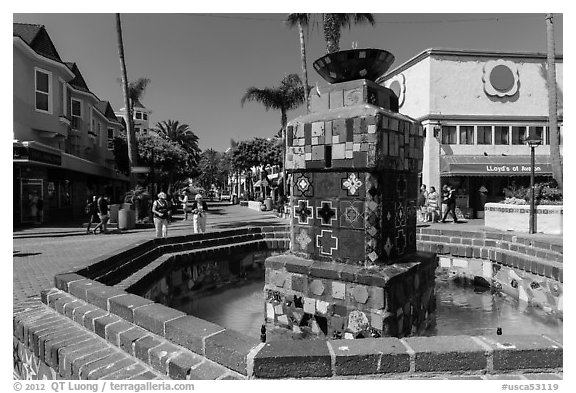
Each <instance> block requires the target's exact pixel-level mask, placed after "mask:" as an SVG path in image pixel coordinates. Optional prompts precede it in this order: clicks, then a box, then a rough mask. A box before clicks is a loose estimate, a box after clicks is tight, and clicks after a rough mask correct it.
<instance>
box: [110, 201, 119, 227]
mask: <svg viewBox="0 0 576 393" xmlns="http://www.w3.org/2000/svg"><path fill="white" fill-rule="evenodd" d="M120 207H121V205H118V204H115V205H110V212H109V214H110V223H112V224H116V223H117V222H118V211H119V210H120Z"/></svg>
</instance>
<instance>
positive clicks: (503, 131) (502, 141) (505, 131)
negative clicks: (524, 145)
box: [494, 126, 510, 145]
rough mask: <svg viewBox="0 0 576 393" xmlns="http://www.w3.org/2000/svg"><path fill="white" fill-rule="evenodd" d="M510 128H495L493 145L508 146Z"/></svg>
mask: <svg viewBox="0 0 576 393" xmlns="http://www.w3.org/2000/svg"><path fill="white" fill-rule="evenodd" d="M509 132H510V127H508V126H495V127H494V144H495V145H508V144H509V143H510V141H509Z"/></svg>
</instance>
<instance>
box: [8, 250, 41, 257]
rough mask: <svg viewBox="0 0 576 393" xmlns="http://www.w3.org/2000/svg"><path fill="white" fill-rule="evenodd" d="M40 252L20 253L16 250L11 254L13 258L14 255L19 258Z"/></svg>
mask: <svg viewBox="0 0 576 393" xmlns="http://www.w3.org/2000/svg"><path fill="white" fill-rule="evenodd" d="M40 254H42V253H41V252H22V253H21V252H19V251H18V252H15V253H14V255H12V256H13V257H14V258H16V257H19V258H21V257H30V256H33V255H40Z"/></svg>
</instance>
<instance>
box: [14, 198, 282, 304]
mask: <svg viewBox="0 0 576 393" xmlns="http://www.w3.org/2000/svg"><path fill="white" fill-rule="evenodd" d="M209 208H210V214H209V216H208V223H207V231H217V230H219V229H231V228H239V227H244V226H260V225H273V224H285V223H286V222H287V221H286V220H282V219H279V218H277V217H276V216H274V215H273V214H271V213H269V212H268V213H266V212H258V211H255V210H251V209H248V208H245V207H241V206H239V205H227V204H217V203H215V204H209ZM182 218H183V216H182V215H176V216H175V219H176V221H175V222H174V223H172V224H171V225H170V227H169V229H168V236H178V235H185V234H189V233H192V221H191V220H188V221H184V220H182ZM153 237H154V229H152V228H147V229H134V230H129V231H121V232H120V231H117V232H116V233H111V234H107V235H100V234H99V235H86V234H85V229H84V228H82V227H81V224H79V223H70V224H61V225H59V226H50V227H47V226H46V227H31V228H26V229H19V230H16V231H15V232H14V233H13V284H14V288H13V302H14V303H15V304H16V303H19V302H22V301H23V300H25V299H27V298H30V297H39V296H40V291H41V290H43V289H47V288H50V287H52V286H53V284H54V275H55V274H57V273H61V272H64V271H68V270H73V269H76V268H81V267H85V266H86V265H87V264H89V262H90V261H91V260H92V259H93V258H95V257H97V256H99V255H101V254H104V253H109V252H111V251H114V250H117V249H120V248H122V247H124V246H125V245H126V244H129V243H133V242H136V241H138V240H142V239H150V238H153Z"/></svg>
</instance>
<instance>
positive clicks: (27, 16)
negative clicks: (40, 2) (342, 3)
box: [13, 2, 563, 151]
mask: <svg viewBox="0 0 576 393" xmlns="http://www.w3.org/2000/svg"><path fill="white" fill-rule="evenodd" d="M528 3H529V2H528ZM40 8H41V7H40ZM40 8H34V10H35V11H36V10H39V9H40ZM249 8H250V7H248V9H249ZM414 8H417V7H414ZM229 9H230V10H231V11H234V12H241V10H240V11H235V10H236V9H237V6H236V7H230V8H229ZM486 9H487V10H490V9H496V8H491V7H486ZM525 9H526V10H529V7H527V8H525ZM66 10H67V11H74V8H68V9H66ZM131 10H132V11H134V10H135V9H134V8H132V9H131ZM227 10H228V8H227V7H220V8H219V9H216V10H215V11H219V12H218V13H214V12H215V11H210V12H196V13H184V11H188V10H182V12H180V11H179V10H178V9H175V10H174V12H173V13H158V11H154V10H152V11H151V12H148V11H147V12H145V13H140V14H135V13H126V12H125V13H122V16H121V18H122V30H123V39H124V50H125V56H126V66H127V72H128V79H129V80H136V79H138V78H141V77H143V78H149V79H150V80H151V82H150V84H149V85H148V88H147V90H146V92H145V94H144V96H143V98H142V100H141V101H142V103H143V104H144V106H146V107H147V108H148V109H150V110H151V111H152V115H151V117H150V120H151V125H154V124H156V123H157V122H160V121H164V120H177V121H179V122H180V123H185V124H188V125H189V126H190V129H191V130H193V131H194V132H195V133H196V134H197V135H198V137H199V144H200V147H201V148H202V149H207V148H213V149H215V150H218V151H224V150H225V149H226V148H228V147H229V145H230V139H234V140H246V139H250V138H252V137H256V136H257V137H269V136H273V135H275V134H276V132H277V131H278V130H279V129H280V112H278V111H274V110H270V111H268V112H267V111H266V110H265V108H264V107H263V106H262V105H261V104H259V103H253V102H247V103H245V105H244V106H242V105H241V103H240V100H241V98H242V96H243V95H244V93H245V92H246V90H247V89H248V88H249V87H252V86H254V87H257V88H264V87H274V86H277V85H278V84H279V82H280V81H281V80H282V78H283V77H284V76H285V75H287V74H290V73H298V74H301V60H300V44H299V37H298V31H297V29H289V28H288V27H286V25H285V24H284V23H283V21H284V19H285V17H286V15H287V12H289V11H292V10H290V9H286V10H281V11H278V12H276V13H251V14H248V13H230V12H228V13H225V12H226V11H227ZM49 11H53V10H52V9H49ZM115 11H117V10H115V9H113V8H110V11H109V12H110V13H98V14H95V13H92V12H87V11H83V13H62V12H60V13H29V11H25V12H16V11H15V13H14V14H13V21H14V22H21V23H34V24H41V25H44V26H45V27H46V30H47V31H48V34H49V35H50V37H51V38H52V40H53V42H54V45H55V46H56V49H57V50H58V52H59V54H60V57H61V58H62V59H63V60H64V61H72V62H76V63H77V65H78V67H79V69H80V71H81V72H82V74H83V76H84V78H85V80H86V83H87V85H88V87H89V88H90V90H91V91H92V92H93V93H94V94H96V96H97V97H98V98H100V99H101V100H108V101H110V102H111V105H112V107H113V108H114V109H115V110H117V109H119V108H120V107H122V106H123V101H122V91H121V86H120V84H119V82H118V80H119V78H120V63H119V60H118V48H117V36H116V29H115V16H114V14H113V13H112V12H115ZM163 11H164V10H163ZM321 11H326V10H321ZM369 11H372V10H369ZM374 11H375V12H373V13H374V16H375V19H376V25H375V26H374V27H372V26H369V25H357V26H353V27H352V28H351V29H350V30H348V29H346V30H344V31H343V34H342V39H341V49H350V48H351V47H352V42H353V41H355V42H357V45H358V48H381V49H386V50H388V51H390V52H391V53H392V54H394V56H395V58H396V60H395V62H394V64H393V65H392V69H393V68H395V67H397V66H398V65H400V64H402V63H404V62H405V61H407V60H409V59H410V58H412V57H414V56H416V55H417V54H419V53H420V52H422V51H423V50H425V49H427V48H438V47H440V48H453V49H478V50H488V51H490V50H494V51H512V52H514V51H525V52H542V53H545V52H546V24H545V20H544V11H538V10H535V11H534V12H537V13H531V14H518V13H500V14H484V13H477V12H471V11H467V12H466V13H458V14H449V13H442V12H440V13H432V14H430V13H429V14H423V13H388V12H386V13H384V12H385V10H379V9H378V8H376V9H375V10H374ZM378 11H380V12H378ZM407 11H410V10H409V9H408V10H407ZM552 11H554V10H552ZM46 12H48V11H46ZM170 12H172V11H170ZM507 12H509V11H507ZM530 12H531V11H530ZM555 29H556V34H555V35H556V52H557V53H563V42H562V36H563V16H562V14H556V18H555ZM308 33H309V35H308V39H307V55H308V75H309V83H310V84H311V85H315V84H316V83H318V84H319V85H320V86H323V85H325V84H326V82H324V80H323V79H322V78H321V77H320V76H319V75H318V74H317V73H316V72H315V71H314V69H313V67H312V63H313V61H314V60H316V59H318V58H319V57H321V56H323V55H324V54H325V53H326V50H325V42H324V38H323V36H322V35H321V29H319V28H318V27H312V28H311V29H310V30H309V32H308ZM303 113H304V106H302V107H301V108H299V109H297V110H295V111H292V112H289V113H288V119H293V118H295V117H297V116H299V115H301V114H303Z"/></svg>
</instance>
